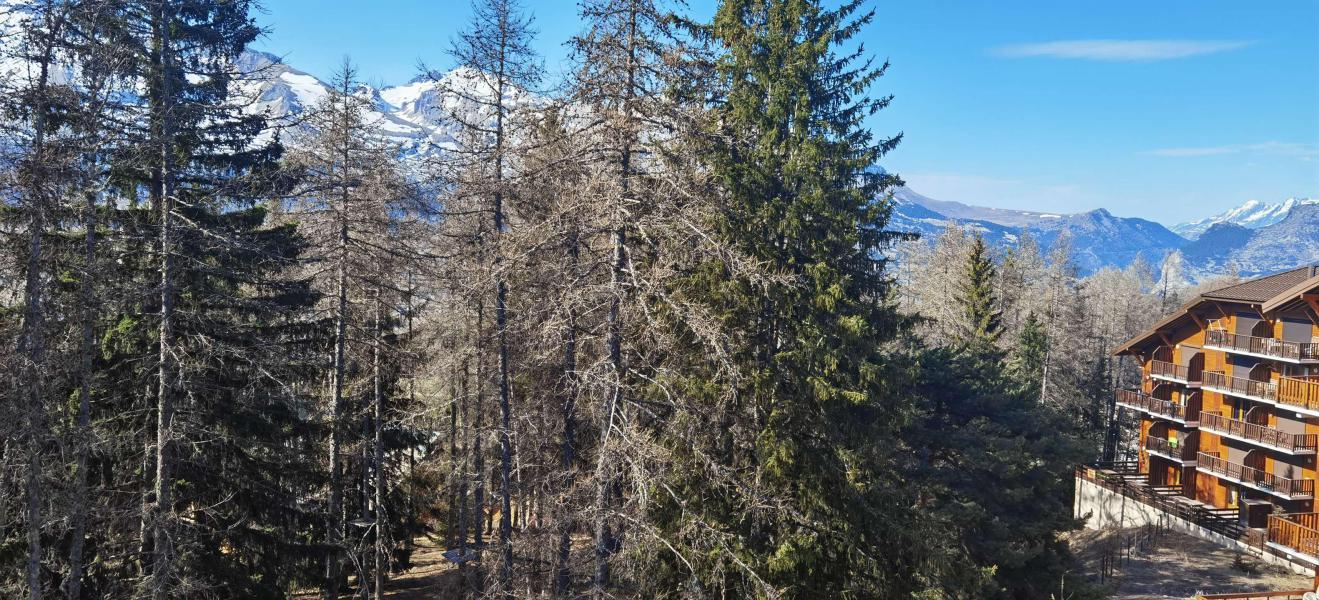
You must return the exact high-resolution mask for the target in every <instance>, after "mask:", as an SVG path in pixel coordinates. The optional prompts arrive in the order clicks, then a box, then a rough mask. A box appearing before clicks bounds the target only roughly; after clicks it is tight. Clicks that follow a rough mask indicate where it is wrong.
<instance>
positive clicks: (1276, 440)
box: [1200, 412, 1319, 454]
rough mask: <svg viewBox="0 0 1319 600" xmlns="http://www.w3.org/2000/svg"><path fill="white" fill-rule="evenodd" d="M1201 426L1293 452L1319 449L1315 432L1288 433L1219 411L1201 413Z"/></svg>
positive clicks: (1317, 436) (1298, 452) (1318, 436)
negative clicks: (1225, 414) (1231, 416)
mask: <svg viewBox="0 0 1319 600" xmlns="http://www.w3.org/2000/svg"><path fill="white" fill-rule="evenodd" d="M1200 427H1201V428H1203V429H1208V430H1210V431H1213V432H1215V433H1218V434H1221V435H1230V436H1234V437H1237V438H1241V439H1244V440H1249V441H1251V442H1254V443H1256V444H1259V445H1261V446H1267V447H1270V448H1277V449H1279V450H1283V451H1286V452H1291V453H1293V454H1300V453H1306V452H1314V451H1316V449H1319V435H1316V434H1313V433H1286V432H1283V431H1279V430H1277V429H1274V428H1272V427H1268V426H1265V425H1256V424H1255V423H1247V422H1245V421H1240V420H1237V419H1233V418H1229V417H1226V416H1224V415H1222V414H1219V413H1213V412H1202V413H1200Z"/></svg>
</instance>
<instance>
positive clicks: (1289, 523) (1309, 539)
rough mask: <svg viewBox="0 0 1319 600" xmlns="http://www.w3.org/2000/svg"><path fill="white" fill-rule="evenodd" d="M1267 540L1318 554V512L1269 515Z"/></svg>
mask: <svg viewBox="0 0 1319 600" xmlns="http://www.w3.org/2000/svg"><path fill="white" fill-rule="evenodd" d="M1269 541H1270V542H1272V543H1274V544H1277V545H1279V546H1283V547H1286V548H1290V549H1292V550H1295V551H1297V552H1301V553H1304V554H1309V555H1310V556H1319V513H1298V514H1291V515H1269Z"/></svg>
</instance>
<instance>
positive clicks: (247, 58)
mask: <svg viewBox="0 0 1319 600" xmlns="http://www.w3.org/2000/svg"><path fill="white" fill-rule="evenodd" d="M240 67H241V68H242V69H243V70H245V71H247V72H249V73H254V74H256V75H257V77H256V79H255V81H252V82H249V83H248V84H247V85H248V86H249V89H247V90H245V91H246V92H247V93H249V94H250V95H251V96H252V97H254V98H256V100H257V101H256V102H255V103H254V104H253V106H252V107H251V110H252V111H254V112H264V113H266V114H268V115H270V116H272V117H275V118H281V119H286V120H288V121H291V122H296V117H297V116H298V115H300V114H302V113H303V112H304V111H306V110H307V109H309V108H312V107H313V106H315V105H316V104H317V103H318V102H320V101H321V100H322V99H323V98H325V96H326V95H327V94H328V93H329V88H328V86H327V85H326V84H325V83H324V82H322V81H320V80H319V79H317V78H315V77H313V76H311V75H309V74H307V73H304V72H302V71H299V70H297V69H295V68H293V67H291V66H289V65H286V64H284V63H283V62H282V61H281V60H280V59H279V58H278V57H276V56H273V55H270V54H265V53H260V52H248V53H246V54H245V55H244V56H243V59H242V61H241V64H240ZM479 76H480V75H479V74H478V73H475V72H472V71H470V70H466V69H456V70H454V71H452V72H450V73H448V74H446V75H444V76H443V78H442V81H443V83H444V85H443V86H440V85H437V84H436V83H435V82H431V81H428V80H421V79H418V80H414V81H412V82H409V83H406V84H404V85H399V86H390V87H384V88H379V89H377V88H373V87H371V86H366V85H361V86H358V87H357V88H356V90H355V92H354V93H355V94H357V95H359V96H360V97H363V98H366V99H368V100H369V101H370V103H371V106H372V107H373V108H372V110H371V111H370V113H369V114H368V115H366V117H367V120H368V121H369V122H373V123H375V124H376V128H377V130H378V131H379V132H380V135H381V137H383V138H384V139H387V140H389V141H392V142H394V143H397V144H398V145H399V146H400V147H401V148H402V150H403V152H404V153H405V154H406V155H410V156H426V155H430V154H433V153H440V152H443V151H444V150H445V148H446V147H448V146H449V145H450V144H452V143H453V137H452V135H451V134H452V132H453V129H452V127H451V125H450V124H448V123H446V122H445V117H446V115H448V114H449V113H450V112H451V111H452V110H453V109H454V108H455V107H456V106H460V104H457V103H461V102H463V101H464V100H463V96H467V97H470V95H471V94H478V93H480V91H479V90H477V89H475V82H476V81H477V80H476V78H477V77H479ZM441 87H444V88H447V89H450V90H454V89H456V90H461V91H460V92H459V93H448V94H445V93H441V92H440V91H439V90H440V89H441ZM894 197H895V199H896V206H895V207H894V212H893V217H892V222H891V223H890V225H891V226H892V227H893V228H895V229H898V230H901V231H908V232H914V233H919V234H922V236H924V237H925V238H926V239H934V238H935V237H937V236H938V234H939V233H940V232H941V231H942V230H943V229H944V227H946V226H947V225H949V224H951V223H958V224H961V225H962V226H964V227H967V228H969V229H971V230H974V231H977V232H980V233H981V234H982V235H984V236H985V238H986V240H987V241H989V242H991V243H992V244H996V245H1004V244H1007V245H1011V244H1015V243H1017V241H1018V240H1019V239H1020V237H1021V235H1022V234H1029V235H1030V236H1032V237H1034V238H1035V239H1036V240H1037V241H1038V242H1039V243H1040V245H1041V247H1043V248H1045V249H1046V250H1047V249H1048V248H1049V247H1051V246H1052V245H1053V244H1054V243H1055V242H1056V241H1057V240H1058V239H1059V237H1061V236H1063V235H1067V236H1068V238H1069V239H1070V243H1071V245H1072V249H1073V254H1074V256H1075V259H1076V263H1077V266H1078V267H1079V268H1080V270H1081V272H1082V274H1088V273H1093V272H1094V271H1096V270H1098V269H1100V268H1103V267H1105V266H1118V267H1122V266H1126V265H1127V264H1129V263H1130V262H1131V261H1132V260H1134V259H1135V258H1136V257H1137V256H1144V257H1145V258H1146V259H1147V260H1149V261H1151V262H1153V263H1156V264H1157V263H1158V262H1159V261H1161V260H1162V259H1163V257H1165V256H1166V255H1167V254H1168V253H1170V252H1172V251H1174V250H1181V251H1182V252H1183V254H1184V255H1185V257H1186V259H1187V260H1186V261H1185V264H1186V266H1187V271H1188V275H1189V276H1190V277H1192V278H1197V277H1201V276H1204V275H1211V274H1214V273H1218V272H1221V271H1222V270H1224V269H1226V268H1227V266H1228V265H1229V264H1232V265H1235V267H1236V269H1237V270H1238V271H1239V272H1240V273H1241V274H1243V275H1257V274H1264V273H1269V272H1273V271H1277V270H1281V269H1286V268H1290V267H1294V266H1296V265H1299V264H1308V263H1314V262H1319V199H1291V200H1288V201H1286V202H1282V203H1279V204H1266V203H1261V202H1257V201H1254V200H1251V201H1250V202H1247V203H1245V204H1243V205H1242V206H1240V207H1238V208H1235V209H1233V210H1230V211H1227V212H1225V213H1222V214H1219V215H1215V216H1212V217H1208V218H1205V219H1201V220H1199V221H1194V222H1190V223H1182V224H1178V225H1175V226H1173V227H1171V228H1168V227H1165V226H1163V225H1160V224H1159V223H1155V222H1153V221H1148V220H1145V219H1139V218H1134V217H1118V216H1115V215H1113V214H1111V213H1109V212H1108V211H1107V210H1105V209H1102V208H1101V209H1097V210H1092V211H1089V212H1084V213H1076V214H1055V213H1041V212H1031V211H1022V210H1007V209H999V208H987V207H982V206H972V205H968V204H963V203H961V202H954V201H949V200H936V199H933V198H929V197H926V196H923V195H921V194H920V193H918V192H916V191H915V190H912V189H910V188H906V187H902V188H898V189H897V190H895V191H894Z"/></svg>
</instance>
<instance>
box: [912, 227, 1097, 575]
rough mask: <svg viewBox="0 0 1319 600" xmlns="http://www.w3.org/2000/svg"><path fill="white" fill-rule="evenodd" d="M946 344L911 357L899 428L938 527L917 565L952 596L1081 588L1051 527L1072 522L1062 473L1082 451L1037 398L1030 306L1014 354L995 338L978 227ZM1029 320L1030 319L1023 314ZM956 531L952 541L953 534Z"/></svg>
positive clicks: (991, 277)
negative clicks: (906, 417)
mask: <svg viewBox="0 0 1319 600" xmlns="http://www.w3.org/2000/svg"><path fill="white" fill-rule="evenodd" d="M964 277H965V279H964V280H963V282H962V284H961V286H960V287H961V289H960V293H959V294H958V295H957V296H956V298H955V302H956V306H957V308H958V309H959V312H960V313H961V314H962V315H963V319H964V321H963V322H962V323H960V325H961V331H962V338H961V339H960V340H959V341H958V342H957V343H956V344H954V345H951V346H947V347H942V348H933V349H930V350H927V351H926V352H925V353H924V356H923V357H922V359H921V371H920V382H919V383H918V384H917V385H916V386H914V388H913V389H915V390H917V391H918V392H919V393H920V395H921V400H922V401H921V403H920V404H919V411H918V413H917V415H918V418H917V419H916V420H914V421H913V427H912V428H911V429H910V430H909V431H908V432H907V433H906V434H905V436H904V437H906V438H907V439H908V441H909V443H910V444H911V446H912V447H913V448H919V449H920V453H919V455H918V456H919V460H917V461H916V462H914V463H912V465H911V467H910V468H911V470H912V472H911V475H910V476H909V479H910V480H911V482H912V485H913V487H915V488H916V489H918V490H920V495H921V500H920V504H921V506H922V508H923V509H924V510H925V511H926V512H927V513H928V514H929V515H931V516H932V517H933V518H934V519H935V520H936V521H938V522H939V525H938V527H940V528H942V530H944V531H946V532H948V536H947V537H946V538H944V539H939V540H935V541H934V543H935V544H936V546H942V547H941V548H940V547H936V548H934V549H932V551H933V552H934V554H935V555H937V556H941V557H943V558H942V559H940V560H938V561H935V562H933V563H932V564H931V569H930V570H929V572H928V573H927V575H928V576H929V578H930V580H931V581H932V586H931V587H932V588H934V589H939V590H941V593H944V594H949V595H952V596H953V597H975V598H1004V599H1007V598H1013V599H1023V600H1024V599H1026V598H1047V597H1050V595H1051V594H1053V595H1060V594H1061V593H1062V592H1063V591H1064V590H1063V589H1062V588H1060V584H1061V585H1062V586H1063V587H1065V588H1066V590H1069V593H1070V591H1075V590H1076V589H1082V590H1083V589H1084V587H1083V586H1082V585H1081V584H1080V582H1079V581H1077V580H1075V579H1074V578H1069V577H1068V576H1067V573H1068V570H1069V568H1070V566H1071V557H1070V555H1069V554H1068V552H1067V549H1066V546H1065V545H1064V544H1063V543H1062V542H1061V541H1059V537H1058V534H1059V533H1060V532H1063V531H1067V530H1069V529H1072V528H1074V527H1075V522H1074V520H1073V519H1072V517H1071V512H1070V508H1069V506H1070V502H1071V500H1070V494H1071V484H1070V478H1069V477H1068V474H1069V473H1070V470H1071V469H1072V467H1073V465H1075V464H1076V463H1077V462H1078V461H1080V460H1083V459H1084V458H1085V453H1084V452H1083V451H1082V447H1081V446H1080V445H1079V444H1078V443H1077V440H1075V439H1074V438H1073V437H1072V436H1071V434H1070V431H1069V428H1068V427H1066V425H1065V423H1066V419H1065V416H1064V415H1062V414H1061V413H1059V412H1058V411H1056V410H1055V409H1054V407H1051V406H1046V405H1043V404H1042V403H1041V402H1040V401H1039V381H1040V379H1039V377H1041V376H1042V375H1041V371H1042V368H1043V367H1042V364H1043V356H1044V353H1045V352H1047V348H1044V347H1041V346H1042V345H1043V344H1044V337H1043V335H1044V334H1043V331H1042V328H1041V326H1040V325H1039V323H1038V321H1037V320H1036V319H1035V317H1034V315H1031V316H1030V317H1029V318H1028V320H1027V325H1026V327H1025V328H1024V329H1023V334H1022V340H1021V348H1019V354H1018V357H1017V359H1015V360H1016V361H1019V362H1013V363H1009V361H1008V360H1007V355H1006V353H1005V352H1004V351H1003V350H1001V349H1000V348H998V346H997V345H996V343H997V341H998V340H999V338H1000V337H1001V336H1002V334H1003V327H1002V324H1001V318H1000V312H999V308H998V298H997V296H996V294H995V291H994V290H996V289H997V288H998V286H999V285H1000V284H999V282H998V281H997V278H998V275H997V271H996V269H995V266H994V263H993V260H992V259H991V258H990V257H989V255H988V252H987V249H986V248H985V244H984V241H983V239H981V238H980V237H978V236H977V237H976V238H975V239H974V240H973V242H972V244H971V247H970V250H969V252H968V253H967V256H966V258H965V265H964ZM1031 323H1034V325H1031ZM954 541H955V542H954Z"/></svg>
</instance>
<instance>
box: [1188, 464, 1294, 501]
mask: <svg viewBox="0 0 1319 600" xmlns="http://www.w3.org/2000/svg"><path fill="white" fill-rule="evenodd" d="M1196 468H1197V469H1199V470H1201V471H1204V472H1206V473H1212V474H1213V475H1214V476H1216V477H1218V478H1220V479H1226V480H1228V481H1234V482H1236V483H1239V484H1241V485H1244V486H1246V487H1250V488H1254V489H1257V490H1259V491H1261V492H1265V493H1268V494H1272V495H1274V496H1278V497H1280V498H1287V499H1289V500H1290V499H1296V498H1313V497H1314V480H1313V479H1287V478H1286V477H1279V476H1277V475H1274V474H1272V473H1265V472H1264V471H1261V470H1259V469H1256V468H1254V467H1247V466H1246V465H1242V464H1237V463H1234V462H1228V461H1226V460H1223V459H1221V458H1219V457H1217V456H1214V455H1213V454H1206V453H1204V452H1201V453H1200V454H1199V455H1198V456H1197V457H1196Z"/></svg>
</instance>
